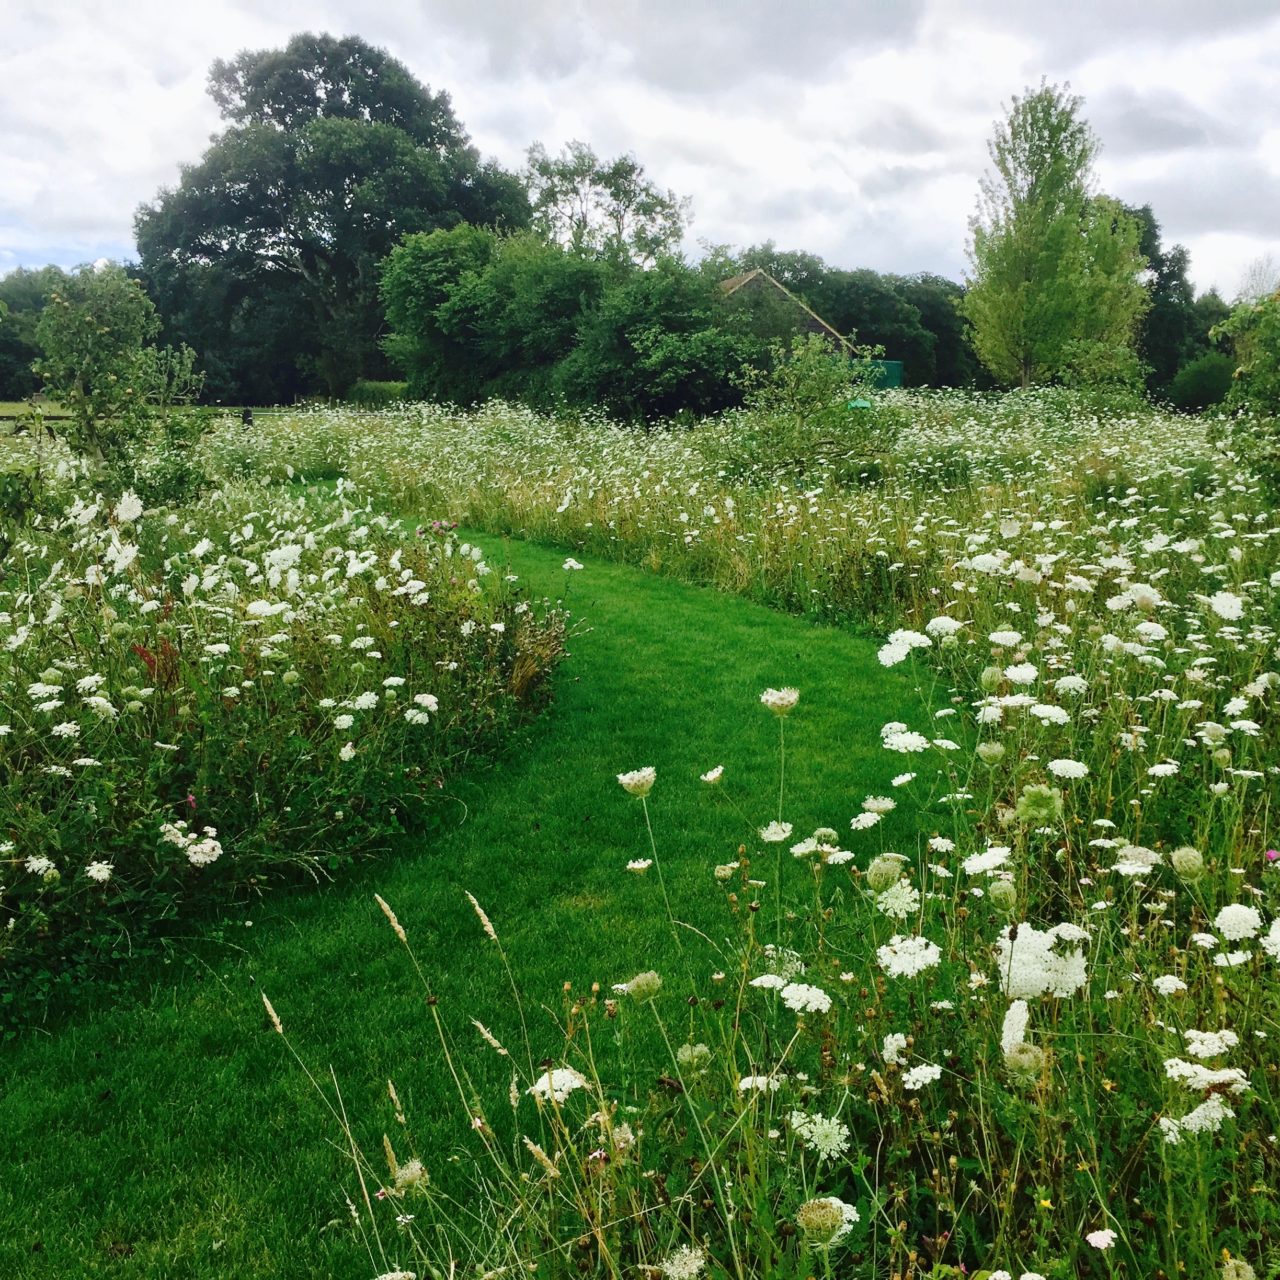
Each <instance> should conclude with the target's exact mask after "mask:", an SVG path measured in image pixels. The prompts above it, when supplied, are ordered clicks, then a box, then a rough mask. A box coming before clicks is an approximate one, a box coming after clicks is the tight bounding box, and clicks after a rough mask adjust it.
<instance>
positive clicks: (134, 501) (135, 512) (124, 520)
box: [115, 489, 142, 524]
mask: <svg viewBox="0 0 1280 1280" xmlns="http://www.w3.org/2000/svg"><path fill="white" fill-rule="evenodd" d="M141 514H142V499H141V498H139V497H138V495H137V494H136V493H134V491H133V490H132V489H126V490H125V492H124V493H123V494H122V495H121V497H120V501H119V502H118V503H117V504H116V512H115V515H116V519H117V520H118V521H119V522H120V523H121V524H130V523H131V522H132V521H134V520H136V519H137V518H138V517H139V516H140V515H141Z"/></svg>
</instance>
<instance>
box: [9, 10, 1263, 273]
mask: <svg viewBox="0 0 1280 1280" xmlns="http://www.w3.org/2000/svg"><path fill="white" fill-rule="evenodd" d="M8 9H9V12H8V13H7V15H6V23H5V26H6V32H5V34H6V40H5V44H4V46H3V47H0V172H3V173H4V175H5V181H4V183H3V184H2V185H0V245H2V246H3V247H2V248H0V270H4V269H7V268H8V267H11V266H13V265H16V264H18V263H24V264H30V265H35V264H39V263H42V262H45V261H49V260H54V261H60V262H63V263H64V264H70V263H74V262H77V261H87V260H91V259H92V258H95V257H98V256H101V255H103V254H109V255H113V256H116V257H122V256H129V255H131V254H132V252H133V249H132V218H133V213H134V210H135V209H136V208H137V206H138V205H139V204H140V203H142V202H144V201H147V200H150V199H152V198H154V196H155V194H156V192H157V191H158V189H159V188H160V187H161V186H162V185H164V184H172V183H174V182H175V181H176V180H177V178H178V175H179V169H180V166H181V165H182V164H183V163H190V162H193V161H195V160H197V159H198V158H199V156H200V154H201V152H202V151H203V149H204V147H205V145H206V144H207V141H208V138H209V135H210V134H211V133H213V132H214V131H216V130H217V129H218V128H219V127H220V122H219V120H218V116H217V112H216V109H215V108H214V106H213V104H212V103H211V102H210V100H209V99H208V97H207V95H206V93H205V80H206V76H207V73H208V68H209V64H210V63H211V62H212V61H213V59H214V58H217V57H232V56H234V55H235V53H236V52H238V51H239V50H240V49H242V48H246V47H249V48H265V47H273V46H279V45H282V44H283V43H284V42H285V41H286V40H287V39H288V37H289V36H290V35H291V34H293V33H294V32H297V31H302V30H328V31H331V32H334V33H335V34H359V35H362V36H363V37H365V38H366V39H368V40H369V41H371V42H372V43H375V44H379V45H382V46H383V47H385V48H387V49H388V50H389V51H390V52H391V53H392V54H394V55H395V56H396V57H398V58H400V59H401V60H402V61H404V62H405V63H406V64H407V65H408V66H409V67H410V69H411V70H412V71H413V72H414V73H415V74H416V75H418V76H419V77H420V78H421V79H422V80H424V81H425V82H426V83H428V84H430V85H431V87H432V88H433V89H444V90H447V91H448V92H449V93H450V94H451V96H452V98H453V102H454V106H455V109H456V110H457V112H458V115H459V117H460V118H461V120H462V121H463V122H464V124H465V125H466V127H467V128H468V129H469V131H470V132H471V134H472V137H473V138H474V139H475V141H476V143H477V145H478V146H479V147H480V148H481V150H482V151H484V152H485V153H486V154H491V155H495V156H496V157H497V158H498V159H499V160H501V161H502V162H503V163H505V164H507V165H509V166H513V167H514V166H518V165H519V164H520V163H521V161H522V158H523V155H524V151H525V148H526V147H527V146H528V145H529V143H530V142H532V141H534V140H535V139H537V140H541V141H543V142H544V143H545V144H546V145H547V146H548V147H549V148H550V149H551V150H553V151H554V150H556V149H558V148H559V147H560V146H561V145H562V144H563V143H564V142H566V141H568V140H569V139H571V138H581V139H583V140H585V141H588V142H590V143H591V144H592V145H593V146H594V147H595V148H596V150H597V151H598V152H600V153H601V154H605V155H613V154H617V153H618V152H621V151H633V152H635V154H636V155H637V156H638V157H639V158H640V160H641V161H642V162H643V163H644V165H645V166H646V168H647V170H648V171H649V173H650V174H651V176H653V177H654V178H655V179H656V180H657V181H658V182H659V183H661V184H662V185H664V186H670V187H672V188H674V189H675V190H677V191H678V192H680V193H682V194H689V195H691V196H692V197H693V204H694V215H695V216H694V223H693V228H692V239H691V245H690V247H691V248H693V247H694V246H693V243H692V241H693V240H696V239H702V238H705V239H707V240H710V241H713V242H720V243H731V244H739V245H741V244H747V243H751V242H758V241H762V240H765V239H773V240H775V241H777V242H778V244H779V245H780V246H782V247H784V248H798V249H808V250H810V251H812V252H815V253H818V254H821V255H822V256H823V257H825V258H827V259H828V260H829V261H831V262H833V263H835V264H837V265H841V266H848V267H860V266H870V267H874V268H876V269H878V270H894V271H901V272H910V271H937V272H940V273H943V274H947V275H951V276H953V277H958V276H959V275H960V274H961V272H962V271H963V269H964V248H965V240H966V235H967V223H968V218H969V216H970V214H971V213H972V211H973V208H974V204H975V198H976V193H977V183H978V179H979V177H980V175H981V173H982V171H983V169H984V168H985V167H986V164H987V155H986V141H987V138H988V137H989V135H990V132H991V126H992V123H993V121H994V120H996V119H997V118H998V117H1000V116H1001V115H1002V114H1003V110H1004V107H1005V105H1006V104H1007V103H1008V101H1009V99H1010V97H1011V96H1012V95H1013V94H1015V93H1020V92H1021V91H1022V90H1023V89H1024V88H1025V87H1026V86H1028V85H1034V84H1035V83H1037V82H1038V81H1039V79H1040V76H1041V75H1042V74H1047V75H1048V76H1049V77H1050V78H1051V79H1059V80H1061V79H1070V81H1071V83H1072V86H1073V88H1074V90H1075V91H1076V92H1079V93H1081V94H1083V96H1084V97H1085V100H1086V102H1085V114H1086V115H1087V116H1088V118H1089V119H1090V122H1091V123H1092V124H1093V125H1094V127H1095V129H1096V131H1097V132H1098V133H1099V135H1100V137H1101V139H1102V141H1103V144H1104V150H1103V155H1102V159H1101V162H1100V165H1099V177H1100V179H1101V181H1102V184H1103V186H1104V187H1105V189H1107V190H1108V191H1111V192H1112V193H1113V194H1115V195H1117V196H1119V197H1120V198H1122V199H1124V200H1126V201H1128V202H1129V203H1136V204H1143V203H1150V204H1151V205H1152V206H1153V209H1154V211H1155V214H1156V217H1157V218H1158V219H1159V221H1160V223H1161V225H1162V227H1163V230H1164V236H1165V240H1166V242H1167V243H1171V242H1174V241H1179V242H1182V243H1184V244H1186V245H1187V246H1188V248H1189V249H1190V250H1191V253H1192V275H1193V277H1194V279H1195V280H1196V283H1197V284H1198V285H1199V286H1200V287H1202V288H1204V287H1208V286H1209V285H1211V284H1217V285H1218V286H1219V287H1220V288H1221V289H1222V290H1223V292H1224V293H1226V294H1230V293H1232V292H1233V291H1234V288H1235V285H1236V283H1237V282H1238V279H1239V276H1240V274H1241V272H1242V271H1243V269H1244V266H1245V265H1246V264H1247V263H1248V262H1249V261H1251V260H1252V259H1254V258H1256V257H1258V256H1260V255H1262V254H1264V253H1267V252H1271V253H1273V254H1276V255H1278V256H1280V232H1277V230H1276V229H1275V225H1274V213H1273V211H1274V209H1275V208H1277V207H1280V101H1278V100H1277V99H1276V95H1275V94H1274V85H1275V83H1276V82H1277V77H1278V76H1280V18H1277V16H1276V10H1275V6H1274V4H1273V3H1272V2H1271V0H1220V2H1219V3H1218V4H1217V5H1216V6H1214V7H1212V8H1210V7H1209V6H1206V5H1203V4H1202V3H1200V2H1199V0H1170V2H1169V3H1167V4H1164V5H1160V6H1152V5H1150V4H1138V3H1136V0H1081V3H1079V4H1075V5H1065V4H1059V5H1056V6H1050V5H1026V4H1022V3H1018V2H1017V0H975V3H973V4H970V5H966V6H964V7H963V9H962V8H961V7H960V6H956V5H953V4H949V3H947V0H912V2H911V3H890V2H889V0H883V2H871V0H864V2H863V3H860V4H849V3H841V2H840V0H810V2H809V3H806V4H805V5H803V6H794V5H782V4H778V3H776V0H739V2H738V3H736V4H734V5H733V6H732V8H729V7H728V6H727V5H720V4H715V5H712V4H698V3H689V0H647V2H645V3H642V2H641V0H611V2H610V3H609V4H607V5H600V4H591V3H587V2H586V0H489V2H487V3H485V4H475V3H472V2H471V0H425V2H423V3H417V2H415V0H387V2H386V3H384V4H382V5H379V6H374V7H371V8H369V9H367V10H366V8H365V7H364V6H361V5H358V4H356V3H355V2H354V0H307V3H299V2H298V0H283V2H282V3H277V4H275V5H273V6H270V8H269V9H267V8H265V7H263V6H260V5H257V4H256V3H253V2H252V0H206V2H205V3H203V4H201V5H200V6H180V5H171V4H166V3H160V2H159V0H135V2H132V3H130V4H129V5H127V6H118V5H109V4H107V3H105V2H103V0H63V2H62V3H59V4H58V5H56V6H49V5H46V4H36V3H34V2H33V0H16V3H14V2H13V0H11V3H10V5H9V6H8Z"/></svg>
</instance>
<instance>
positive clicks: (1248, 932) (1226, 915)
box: [1213, 902, 1262, 942]
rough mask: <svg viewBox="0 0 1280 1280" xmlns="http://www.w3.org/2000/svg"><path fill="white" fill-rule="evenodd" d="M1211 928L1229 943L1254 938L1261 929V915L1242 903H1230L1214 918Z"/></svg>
mask: <svg viewBox="0 0 1280 1280" xmlns="http://www.w3.org/2000/svg"><path fill="white" fill-rule="evenodd" d="M1213 927H1214V928H1215V929H1217V931H1218V932H1219V933H1220V934H1222V936H1223V937H1224V938H1226V939H1227V940H1228V941H1230V942H1239V941H1241V940H1242V939H1245V938H1256V937H1257V936H1258V933H1259V932H1260V930H1261V929H1262V913H1261V912H1259V911H1258V909H1257V908H1256V907H1247V906H1245V905H1244V903H1243V902H1232V903H1230V904H1228V905H1227V906H1225V907H1223V908H1222V910H1221V911H1219V912H1218V914H1217V915H1216V916H1214V918H1213Z"/></svg>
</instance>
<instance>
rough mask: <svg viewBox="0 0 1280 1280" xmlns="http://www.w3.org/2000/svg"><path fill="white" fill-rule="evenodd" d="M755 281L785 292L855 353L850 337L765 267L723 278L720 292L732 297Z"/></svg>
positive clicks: (843, 346) (846, 347)
mask: <svg viewBox="0 0 1280 1280" xmlns="http://www.w3.org/2000/svg"><path fill="white" fill-rule="evenodd" d="M753 281H759V282H760V284H761V285H763V286H764V287H766V288H767V287H769V286H772V287H773V288H774V289H776V290H778V292H779V293H781V294H783V295H784V296H785V297H786V298H787V299H788V300H789V301H790V302H792V303H793V304H794V305H795V306H797V307H799V308H800V310H801V311H803V312H804V313H805V315H807V316H808V317H809V319H810V320H812V321H814V322H815V323H816V324H817V325H818V326H819V327H820V328H821V329H822V331H823V332H824V333H825V334H826V335H827V336H828V337H830V338H832V339H834V341H836V342H838V343H839V344H840V346H841V347H842V348H843V349H844V350H846V351H848V352H849V354H850V355H852V354H854V348H853V344H852V343H851V342H850V341H849V339H848V338H846V337H845V336H844V335H843V334H842V333H840V332H839V331H837V330H836V329H835V328H833V327H832V326H831V325H829V324H828V323H827V322H826V321H825V320H824V319H823V318H822V317H821V316H820V315H819V314H818V313H817V312H816V311H814V309H813V308H812V307H810V306H809V305H808V303H806V302H805V301H804V299H803V298H798V297H796V295H795V294H794V293H792V292H791V290H790V289H788V288H787V287H786V285H784V284H780V283H779V282H778V281H777V280H775V279H774V278H773V277H772V276H771V275H770V274H769V273H768V272H767V271H765V270H764V268H763V267H756V268H755V269H754V270H753V271H744V272H742V274H741V275H736V276H730V277H729V279H728V280H722V281H721V282H720V292H721V293H723V294H724V296H725V297H726V298H731V297H732V296H733V295H734V294H735V293H737V292H738V290H739V289H742V288H744V287H745V286H746V285H749V284H751V283H752V282H753Z"/></svg>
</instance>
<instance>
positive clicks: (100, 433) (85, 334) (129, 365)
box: [36, 263, 198, 470]
mask: <svg viewBox="0 0 1280 1280" xmlns="http://www.w3.org/2000/svg"><path fill="white" fill-rule="evenodd" d="M159 330H160V320H159V317H158V316H157V315H156V309H155V306H154V305H153V304H152V302H151V299H150V298H148V297H147V295H146V294H145V293H144V292H143V289H142V285H141V284H140V283H139V282H138V281H137V280H134V279H131V278H130V277H129V275H128V274H127V273H126V271H125V269H124V268H123V267H121V266H118V265H116V264H111V263H108V264H102V265H97V266H92V267H81V268H80V269H79V270H78V271H75V272H73V273H72V274H71V275H70V276H68V277H67V280H66V283H65V284H64V285H62V286H60V287H59V288H57V289H55V290H54V291H53V292H52V293H51V294H50V295H49V299H48V302H47V303H46V305H45V308H44V310H43V312H42V313H41V315H40V323H39V325H38V326H37V329H36V341H37V342H38V343H39V346H40V349H41V351H42V353H43V354H42V357H41V359H40V360H39V362H38V363H37V365H36V370H37V372H38V373H39V374H40V376H41V377H42V378H43V379H44V381H45V385H46V388H47V390H48V391H49V393H50V395H51V396H52V397H53V398H54V399H56V400H57V401H58V402H59V404H60V405H61V406H62V408H63V409H64V410H65V411H66V413H67V415H68V422H67V424H66V425H65V426H64V427H62V429H61V430H62V433H63V435H64V436H65V437H66V439H67V442H68V443H69V444H70V445H71V447H72V448H73V449H75V450H76V451H77V452H78V453H80V454H82V455H83V456H84V457H86V458H87V459H89V461H91V462H93V463H96V464H98V465H99V466H100V467H103V468H105V469H107V470H113V469H116V470H118V469H119V468H120V467H121V466H122V465H124V464H125V463H127V461H128V458H129V453H130V450H131V449H132V447H133V445H134V444H135V443H136V442H137V441H138V439H139V438H140V437H141V436H143V435H144V433H145V432H146V430H147V428H148V427H149V426H150V425H151V423H152V421H153V420H154V416H155V413H156V410H157V409H163V408H165V407H167V406H168V405H169V404H171V403H174V402H175V401H179V400H182V399H185V398H188V397H189V396H190V395H191V394H192V393H193V392H194V391H195V390H196V389H197V387H198V379H197V377H196V375H195V372H194V357H193V353H192V352H191V351H190V350H189V349H184V350H181V351H173V350H172V349H167V350H163V351H162V350H159V349H157V348H156V347H154V346H153V345H151V339H153V338H154V337H155V336H156V334H157V333H158V332H159Z"/></svg>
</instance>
